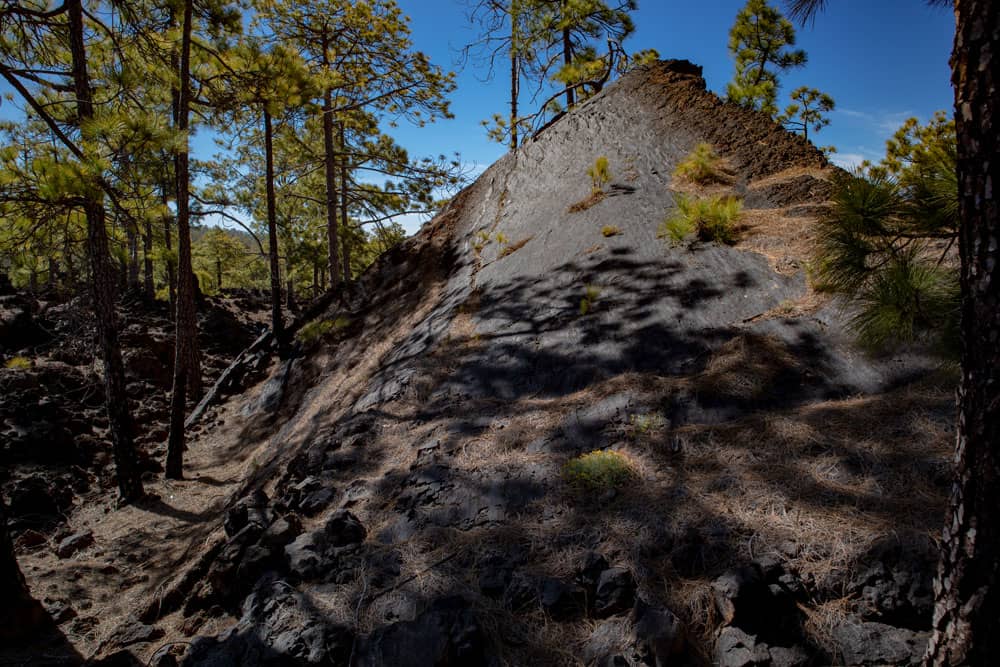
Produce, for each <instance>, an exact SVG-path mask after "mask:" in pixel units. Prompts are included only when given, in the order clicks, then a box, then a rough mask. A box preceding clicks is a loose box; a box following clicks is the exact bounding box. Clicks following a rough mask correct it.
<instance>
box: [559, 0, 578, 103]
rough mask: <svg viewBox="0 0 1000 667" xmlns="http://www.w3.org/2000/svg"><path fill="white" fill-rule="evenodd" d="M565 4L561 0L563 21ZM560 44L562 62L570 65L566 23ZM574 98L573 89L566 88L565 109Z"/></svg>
mask: <svg viewBox="0 0 1000 667" xmlns="http://www.w3.org/2000/svg"><path fill="white" fill-rule="evenodd" d="M566 5H567V2H566V0H563V2H562V12H563V17H562V18H563V21H565V20H566V9H567V7H566ZM562 46H563V64H565V65H570V64H571V63H572V62H573V42H572V40H571V39H570V32H569V26H568V25H567V26H566V27H565V28H563V31H562ZM575 99H576V98H575V97H574V95H573V89H572V88H567V89H566V110H567V111H568V110H569V109H570V107H572V106H573V104H574V101H575Z"/></svg>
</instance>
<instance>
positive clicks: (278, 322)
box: [264, 105, 284, 349]
mask: <svg viewBox="0 0 1000 667" xmlns="http://www.w3.org/2000/svg"><path fill="white" fill-rule="evenodd" d="M273 144H274V131H273V129H272V127H271V114H270V113H269V112H268V110H267V106H266V105H265V106H264V171H265V176H264V180H265V183H264V188H265V197H266V199H267V243H268V257H269V258H270V263H271V331H272V333H273V335H274V340H276V341H278V347H279V349H280V348H281V346H282V344H283V341H284V323H283V322H282V319H281V264H280V263H279V262H278V213H277V206H276V201H275V199H276V198H275V194H274V145H273Z"/></svg>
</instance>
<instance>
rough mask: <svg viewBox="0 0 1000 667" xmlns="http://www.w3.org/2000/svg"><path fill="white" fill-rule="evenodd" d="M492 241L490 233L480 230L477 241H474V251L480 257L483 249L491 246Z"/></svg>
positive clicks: (477, 233)
mask: <svg viewBox="0 0 1000 667" xmlns="http://www.w3.org/2000/svg"><path fill="white" fill-rule="evenodd" d="M490 240H491V239H490V234H489V232H487V231H484V230H482V229H480V230H479V231H478V232H476V236H475V239H474V240H473V241H472V249H473V250H475V251H476V254H477V255H478V254H479V253H481V252H482V251H483V248H485V247H486V246H487V245H489V243H490Z"/></svg>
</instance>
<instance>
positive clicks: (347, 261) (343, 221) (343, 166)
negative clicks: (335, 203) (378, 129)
mask: <svg viewBox="0 0 1000 667" xmlns="http://www.w3.org/2000/svg"><path fill="white" fill-rule="evenodd" d="M340 151H341V153H342V155H341V156H340V228H341V229H342V230H344V231H343V234H342V236H343V237H344V243H343V249H344V251H343V254H342V258H343V263H342V265H343V269H344V282H346V283H349V282H351V258H350V243H349V241H348V238H347V237H348V233H347V225H348V222H349V220H348V217H347V204H348V201H347V193H348V191H349V189H348V187H347V141H346V137H345V132H344V124H343V123H341V124H340Z"/></svg>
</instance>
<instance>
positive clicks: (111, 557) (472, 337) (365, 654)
mask: <svg viewBox="0 0 1000 667" xmlns="http://www.w3.org/2000/svg"><path fill="white" fill-rule="evenodd" d="M703 141H704V142H709V143H711V144H712V145H713V146H714V147H715V149H716V150H717V151H718V152H719V154H720V155H721V156H722V157H723V158H724V159H725V161H726V163H727V164H728V168H729V170H730V172H731V178H729V179H727V182H725V183H721V184H717V185H713V186H710V187H707V188H703V187H701V186H693V185H690V184H685V183H683V182H680V181H678V180H677V179H675V178H674V177H673V172H674V169H675V167H676V165H677V164H678V163H679V162H680V161H681V160H683V159H684V158H685V156H686V155H688V154H689V153H690V152H691V150H692V149H693V148H694V147H695V145H696V144H698V143H699V142H703ZM598 156H606V157H607V158H608V162H609V166H610V170H611V174H612V178H611V182H610V184H609V185H608V187H607V188H606V193H605V196H603V197H592V196H591V182H590V179H589V178H588V177H587V175H586V170H587V168H588V167H589V166H591V165H592V164H594V161H595V159H596V158H597V157H598ZM833 172H834V169H833V168H832V167H830V166H828V165H827V163H826V161H825V159H824V158H823V156H822V154H820V153H819V152H818V151H817V150H816V149H815V148H814V147H812V146H811V145H810V144H808V143H807V142H805V141H803V140H801V139H800V138H798V137H796V136H793V135H791V134H788V133H787V132H785V131H784V130H783V129H781V128H780V127H778V126H777V125H775V124H774V123H773V122H772V121H771V120H770V119H768V118H766V117H764V116H762V115H759V114H756V113H754V112H749V111H745V110H742V109H739V108H736V107H734V106H731V105H729V104H725V103H723V102H721V101H720V100H719V99H718V98H717V97H716V96H715V95H714V94H712V93H710V92H707V91H706V90H705V83H704V80H703V79H702V78H701V76H700V68H698V67H696V66H694V65H691V64H690V63H687V62H683V61H668V62H663V63H659V64H657V65H655V66H652V67H650V68H647V69H643V70H640V71H636V72H633V73H631V74H629V75H627V76H625V77H623V78H622V79H621V80H620V81H618V82H617V83H615V84H614V85H612V86H609V87H608V88H607V89H606V90H605V91H604V92H602V93H601V94H599V95H597V96H595V97H594V98H592V99H589V100H587V101H586V102H585V103H583V104H581V105H579V107H578V108H576V109H574V110H573V111H572V112H571V113H569V114H567V115H565V116H563V117H562V118H560V119H559V120H557V121H556V122H554V123H552V124H551V125H550V126H548V127H547V128H545V129H544V130H543V131H542V132H541V133H540V134H538V135H537V136H536V137H535V138H534V139H533V140H532V141H530V142H528V143H527V144H526V145H524V146H523V147H522V148H520V149H519V150H518V151H517V152H516V153H513V154H509V155H507V156H505V157H504V158H502V159H501V160H500V161H498V162H497V163H496V164H494V165H493V166H492V167H490V168H489V169H488V170H487V171H486V172H485V173H484V174H483V175H482V176H481V177H480V178H479V179H478V180H477V181H476V183H475V184H473V185H472V186H470V187H469V188H467V189H466V190H465V191H463V192H462V193H461V194H460V195H458V196H457V197H456V198H455V199H454V200H453V201H452V202H451V203H450V204H449V205H448V207H447V208H446V209H445V210H444V211H443V212H442V213H441V214H440V215H439V216H438V217H437V218H435V220H433V221H432V222H430V223H428V224H427V225H426V226H425V227H424V229H423V230H422V231H421V232H420V233H419V234H417V235H416V236H415V237H414V238H412V239H410V240H408V241H407V242H405V243H404V244H402V245H401V246H399V247H397V248H396V249H394V250H393V251H392V252H390V253H388V254H387V255H385V256H383V257H382V258H381V259H380V260H379V261H378V262H377V263H376V264H375V265H374V266H373V267H372V268H371V269H370V270H369V271H368V272H367V273H366V274H365V276H364V277H363V278H362V279H361V281H359V284H358V285H356V286H355V287H354V288H353V290H352V292H351V293H350V294H349V295H347V296H346V297H345V298H344V299H343V300H341V302H340V303H339V304H338V305H337V306H335V307H332V308H331V309H330V310H329V311H328V312H327V313H325V314H324V315H322V316H321V317H320V318H319V319H318V320H317V322H316V325H315V326H313V327H311V332H312V335H304V336H301V337H300V339H301V350H300V353H299V354H298V355H297V356H296V357H295V358H293V359H291V360H289V361H286V362H284V363H282V364H280V365H278V366H276V368H275V369H274V372H273V373H272V375H271V377H270V378H269V379H268V380H267V381H266V382H264V383H262V384H261V385H259V386H258V387H256V388H255V389H253V390H252V391H251V392H249V393H248V394H246V395H244V396H241V397H236V398H234V399H232V400H231V401H230V402H229V403H228V404H226V405H224V406H222V407H221V408H218V409H217V410H216V412H215V413H214V414H213V415H212V418H211V420H210V421H209V423H210V424H211V426H210V427H206V431H205V433H204V435H203V436H202V437H201V438H199V439H196V440H195V441H194V442H193V443H192V444H191V450H192V452H191V453H190V460H191V461H192V464H191V465H192V472H191V475H190V477H191V478H192V480H191V481H190V482H185V483H184V484H181V485H178V484H171V485H169V486H167V485H166V483H164V488H163V489H160V490H159V493H160V496H161V497H160V500H159V501H158V502H157V503H156V504H153V505H147V506H146V507H138V508H128V509H125V510H122V511H120V512H117V513H113V515H114V518H105V517H102V516H101V515H100V514H97V513H94V514H92V515H90V516H87V517H86V520H87V521H89V522H90V523H89V524H88V525H90V526H91V529H92V530H93V532H94V534H95V535H96V542H97V546H96V547H90V550H89V551H87V550H85V551H82V552H80V554H78V555H77V556H76V557H75V558H76V561H75V562H74V563H71V564H66V563H64V562H57V561H56V558H55V556H53V555H51V554H37V555H28V556H27V558H26V559H25V562H27V563H28V564H29V565H28V567H26V568H25V570H26V573H27V576H29V578H30V579H32V584H33V587H35V588H37V587H38V586H39V585H40V583H39V582H40V579H42V577H43V573H44V576H46V577H50V579H49V581H59V580H60V577H62V578H71V579H72V577H76V578H75V579H72V580H73V581H75V582H78V583H77V585H78V586H81V587H83V588H86V586H87V585H88V582H91V581H94V580H96V579H97V578H99V577H98V575H96V574H94V573H93V572H91V571H89V570H88V568H92V569H93V570H95V571H100V568H101V567H113V568H115V569H116V571H117V573H115V574H113V575H111V578H112V579H113V580H114V583H113V584H110V585H111V586H118V587H119V590H123V591H127V592H126V593H125V594H124V595H123V596H119V599H116V600H109V599H106V601H105V602H96V603H95V604H96V607H95V609H92V610H91V611H88V612H86V613H84V612H83V611H82V610H77V611H76V612H75V614H80V615H81V616H84V615H86V616H93V617H99V618H95V620H94V621H93V622H92V624H91V625H90V626H89V628H87V629H86V632H89V633H90V634H89V636H88V637H87V638H86V639H84V640H82V641H81V640H78V639H77V636H76V635H77V634H85V633H83V632H81V631H78V630H74V629H73V626H71V625H69V624H67V625H66V626H64V630H63V631H64V633H65V636H66V639H67V640H68V643H70V644H73V645H75V646H78V647H79V646H81V644H82V645H85V646H86V650H81V653H84V654H89V653H92V652H93V653H96V654H98V655H107V654H111V653H113V652H114V651H115V650H116V649H119V648H121V647H128V649H127V650H128V651H130V652H131V654H134V655H135V656H138V657H139V658H140V659H141V660H142V661H143V662H144V663H145V661H146V660H150V661H151V664H163V665H165V664H173V662H172V661H174V660H180V661H181V662H182V663H183V664H188V665H232V664H244V665H257V664H260V665H263V664H352V665H446V664H447V665H459V664H460V665H475V664H496V665H501V664H509V665H527V664H546V665H547V664H570V665H572V664H587V665H644V664H649V665H654V664H655V665H665V664H682V665H683V664H692V665H700V664H720V665H726V666H732V667H742V666H743V665H776V666H777V665H811V664H815V665H819V664H864V665H869V664H872V665H874V664H893V665H895V664H900V665H902V664H911V663H912V662H913V661H915V660H918V659H919V655H920V654H921V651H922V644H923V642H924V641H925V639H926V634H925V632H924V631H925V630H926V629H927V628H928V627H929V623H930V608H931V599H932V593H931V590H930V577H931V575H932V572H933V564H934V558H935V556H934V554H935V549H934V544H933V541H932V539H931V537H930V536H931V535H935V534H936V533H937V532H938V529H939V525H938V524H939V522H940V519H939V517H940V516H942V515H943V505H944V495H945V489H946V486H947V470H948V469H947V456H948V449H949V440H950V429H951V421H952V410H951V395H950V389H951V387H952V386H953V381H954V378H953V377H951V376H950V375H949V372H948V371H947V370H942V369H941V368H940V367H939V366H940V365H939V363H938V362H936V361H934V360H932V359H930V358H928V357H925V356H922V355H921V354H919V353H917V352H907V353H905V354H897V355H894V356H889V357H886V356H883V357H872V356H870V355H866V354H864V353H862V352H861V351H859V350H858V349H856V348H855V347H854V346H853V344H852V343H851V338H850V336H849V334H848V333H847V332H845V330H844V326H843V322H844V320H845V317H844V315H843V313H842V312H841V310H840V309H839V308H838V307H837V305H836V304H835V303H832V302H830V301H829V300H828V299H826V298H825V297H823V296H822V295H818V294H816V293H814V292H813V291H812V290H811V289H810V287H809V285H808V283H807V279H806V271H805V266H806V262H807V259H808V254H809V246H810V239H811V235H812V233H813V225H814V222H815V216H816V215H818V214H819V213H820V212H821V211H822V210H823V206H824V202H825V200H826V198H827V196H828V194H829V192H830V182H829V181H830V178H831V177H832V174H833ZM678 191H686V192H702V193H719V194H731V195H735V196H738V197H741V198H742V199H743V201H744V206H745V214H744V217H743V219H742V223H741V224H742V229H741V230H740V241H739V242H738V243H736V244H735V245H733V246H726V245H718V244H712V243H696V244H692V245H686V244H685V245H676V246H674V245H671V244H669V243H667V242H665V241H664V240H663V239H661V238H658V236H657V230H658V227H659V226H660V223H661V222H662V221H663V220H664V218H665V217H666V215H667V214H668V213H669V212H670V211H671V210H672V209H673V208H674V206H675V205H676V204H675V195H676V193H677V192H678ZM605 228H609V229H605ZM610 228H614V229H610ZM303 332H305V330H303ZM595 450H602V451H607V452H611V453H612V454H610V455H606V461H607V462H610V463H609V465H610V464H615V465H617V464H620V463H622V462H624V467H625V470H626V474H627V475H628V481H627V483H626V484H624V485H622V486H617V487H616V486H614V485H611V484H605V485H601V484H596V485H589V486H588V485H586V484H581V483H580V482H581V480H580V479H579V478H578V477H574V476H573V474H572V470H573V468H572V467H569V468H567V463H569V462H571V461H574V460H577V461H578V460H579V459H578V458H577V457H579V456H580V455H582V454H586V453H588V452H592V451H595ZM153 515H155V516H153ZM152 519H155V520H152ZM129 528H131V530H130V532H129V539H130V540H131V541H132V542H134V544H136V545H140V544H145V545H147V547H148V546H149V544H150V543H156V542H157V540H161V541H162V544H163V547H162V549H159V550H156V549H151V548H147V549H146V552H144V554H143V556H142V558H141V560H142V563H143V568H144V571H146V572H151V573H152V574H149V575H148V576H147V579H146V580H142V581H137V582H131V583H127V576H126V575H127V574H128V573H129V571H131V570H132V569H135V568H129V566H128V565H127V564H126V561H127V560H128V558H127V556H125V555H124V553H123V552H124V551H127V549H126V548H125V546H123V545H124V543H123V542H122V539H123V538H122V535H123V531H126V530H128V529H129ZM33 558H34V560H32V559H33ZM102 564H104V565H102ZM133 564H134V561H133ZM32 565H33V566H34V569H33V568H32ZM74 568H75V569H74ZM74 572H76V574H73V573H74ZM131 574H135V572H131ZM105 578H106V577H105ZM80 582H82V583H80ZM53 586H56V589H54V590H55V591H56V592H55V593H53V595H56V593H59V594H65V593H64V591H65V590H66V589H65V588H61V587H60V585H57V584H53ZM107 597H108V598H111V597H115V596H114V595H113V594H110V593H109V594H107ZM67 604H68V605H73V604H74V602H73V601H72V600H69V601H67ZM102 605H104V606H106V607H107V608H108V609H110V610H111V611H110V612H109V613H108V614H106V615H105V616H104V617H100V616H101V614H100V612H99V609H100V608H101V607H102ZM95 611H98V613H95ZM79 620H80V619H79V618H78V619H76V621H74V622H79ZM78 650H80V649H78ZM175 656H176V657H175ZM116 659H121V660H126V659H128V658H127V656H126V654H124V653H119V654H117V657H116Z"/></svg>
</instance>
